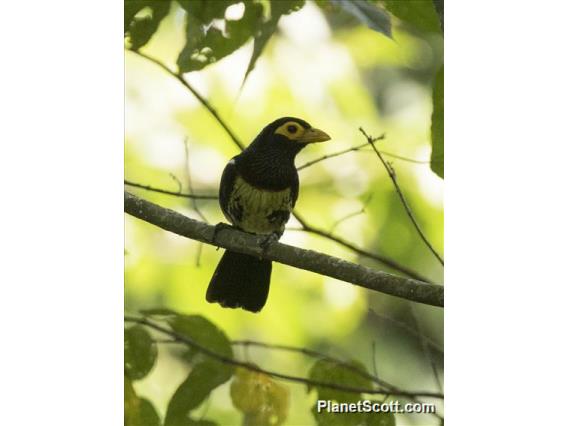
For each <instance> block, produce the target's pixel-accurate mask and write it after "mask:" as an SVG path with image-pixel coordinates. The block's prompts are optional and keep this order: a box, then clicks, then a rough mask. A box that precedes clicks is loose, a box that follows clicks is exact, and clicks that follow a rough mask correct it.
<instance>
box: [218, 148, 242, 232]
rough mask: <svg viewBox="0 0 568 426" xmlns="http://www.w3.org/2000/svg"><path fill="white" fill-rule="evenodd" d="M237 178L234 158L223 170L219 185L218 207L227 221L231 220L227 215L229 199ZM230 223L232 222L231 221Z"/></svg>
mask: <svg viewBox="0 0 568 426" xmlns="http://www.w3.org/2000/svg"><path fill="white" fill-rule="evenodd" d="M237 176H238V172H237V166H236V165H235V158H232V159H231V161H229V162H228V163H227V165H226V166H225V169H224V170H223V175H222V176H221V183H220V185H219V205H220V206H221V210H223V213H224V214H225V217H227V219H230V218H231V215H230V214H229V199H230V197H231V193H232V192H233V189H234V187H235V181H236V179H237ZM231 222H233V221H232V220H231Z"/></svg>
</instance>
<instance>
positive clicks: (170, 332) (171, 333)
mask: <svg viewBox="0 0 568 426" xmlns="http://www.w3.org/2000/svg"><path fill="white" fill-rule="evenodd" d="M124 320H125V321H127V322H132V323H137V324H141V325H145V326H147V327H149V328H151V329H153V330H156V331H159V332H161V333H163V334H166V335H168V336H170V337H172V338H173V339H176V340H179V341H181V342H183V343H185V344H186V345H188V346H190V347H192V348H193V349H195V350H198V351H199V352H201V353H203V354H205V355H207V356H209V357H210V358H213V359H216V360H217V361H220V362H222V363H224V364H228V365H232V366H235V367H242V368H245V369H247V370H250V371H255V372H257V373H262V374H266V375H269V376H272V377H275V378H279V379H282V380H287V381H290V382H296V383H303V384H306V385H309V386H318V387H325V388H328V389H335V390H339V391H343V392H352V393H365V394H375V395H384V394H385V393H386V392H385V391H384V390H380V389H367V388H358V387H351V386H343V385H338V384H336V383H330V382H322V381H319V380H311V379H307V378H305V377H299V376H292V375H288V374H282V373H279V372H276V371H270V370H265V369H263V368H260V367H258V366H256V365H254V364H251V363H248V362H242V361H238V360H236V359H233V358H231V357H228V356H226V355H223V354H220V353H217V352H215V351H213V350H211V349H209V348H207V347H205V346H203V345H201V344H200V343H198V342H196V341H195V340H193V339H191V338H189V337H187V336H184V335H182V334H179V333H177V332H175V331H173V330H170V329H168V328H166V327H163V326H161V325H159V324H156V323H154V322H153V321H150V320H148V319H147V318H137V317H132V316H125V317H124ZM389 393H391V394H392V395H399V396H406V397H428V398H437V399H443V398H444V395H443V394H441V393H439V392H422V391H417V392H409V391H400V392H393V391H389Z"/></svg>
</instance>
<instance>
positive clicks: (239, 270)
mask: <svg viewBox="0 0 568 426" xmlns="http://www.w3.org/2000/svg"><path fill="white" fill-rule="evenodd" d="M329 139H330V138H329V136H328V135H327V134H326V133H325V132H323V131H321V130H318V129H314V128H312V127H311V126H310V125H309V124H308V123H307V122H306V121H304V120H301V119H299V118H294V117H283V118H280V119H278V120H276V121H274V122H272V123H270V124H269V125H268V126H266V127H265V128H264V129H263V130H262V131H261V132H260V134H259V135H258V136H257V137H256V138H255V139H254V140H253V142H252V143H251V144H250V145H249V146H248V147H247V148H246V149H245V150H244V151H243V152H242V153H241V154H239V155H237V156H235V157H233V158H232V159H231V160H230V161H229V163H228V164H227V166H226V167H225V170H224V171H223V175H222V177H221V184H220V187H219V203H220V205H221V210H222V211H223V213H224V215H225V217H226V218H227V220H229V222H231V224H233V226H235V227H237V228H238V229H241V230H243V231H246V232H250V233H253V234H258V235H267V236H270V235H274V236H276V237H277V238H280V236H281V235H282V233H283V232H284V226H285V225H286V222H288V220H289V218H290V213H291V212H292V209H293V208H294V205H295V204H296V200H297V199H298V192H299V179H298V171H297V170H296V167H295V165H294V160H295V158H296V155H297V154H298V153H299V152H300V151H301V150H302V149H303V148H304V147H305V146H307V145H308V144H309V143H313V142H323V141H326V140H329ZM271 270H272V263H271V261H269V260H263V259H259V258H256V257H254V256H249V255H245V254H240V253H234V252H230V251H226V252H225V253H224V254H223V257H222V258H221V261H220V262H219V264H218V265H217V269H216V270H215V273H214V274H213V277H212V278H211V282H210V283H209V287H208V289H207V301H208V302H217V303H219V304H221V305H222V306H224V307H228V308H243V309H246V310H248V311H252V312H258V311H260V310H261V309H262V307H263V306H264V304H265V303H266V299H267V297H268V290H269V287H270V273H271Z"/></svg>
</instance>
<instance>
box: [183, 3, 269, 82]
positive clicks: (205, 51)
mask: <svg viewBox="0 0 568 426" xmlns="http://www.w3.org/2000/svg"><path fill="white" fill-rule="evenodd" d="M183 3H184V8H185V9H186V11H187V22H186V44H185V46H184V47H183V49H182V51H181V52H180V54H179V56H178V59H177V65H178V68H179V71H180V72H181V73H185V72H189V71H196V70H200V69H202V68H204V67H206V66H207V65H210V64H212V63H214V62H217V61H218V60H219V59H222V58H224V57H225V56H227V55H229V54H230V53H232V52H234V51H235V50H237V49H238V48H239V47H241V46H242V45H243V44H245V43H246V42H247V41H248V40H249V38H250V37H251V36H253V35H254V34H255V32H256V31H257V29H258V27H259V25H260V24H261V22H262V5H261V4H259V3H255V2H253V1H251V0H245V1H244V2H243V4H244V6H245V10H244V14H243V16H242V18H241V19H239V20H230V19H224V20H223V22H224V26H225V28H224V31H223V30H221V29H220V28H218V25H217V23H216V22H214V21H211V19H213V18H216V19H220V18H222V17H224V12H225V9H226V8H227V7H228V6H229V5H231V4H232V3H234V2H233V1H232V0H230V1H226V2H220V1H217V2H216V1H208V2H206V1H204V0H201V1H185V2H183Z"/></svg>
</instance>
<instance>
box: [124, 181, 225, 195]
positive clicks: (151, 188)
mask: <svg viewBox="0 0 568 426" xmlns="http://www.w3.org/2000/svg"><path fill="white" fill-rule="evenodd" d="M124 184H125V185H126V186H131V187H133V188H140V189H144V190H146V191H152V192H158V193H160V194H166V195H173V196H175V197H183V198H193V199H196V200H217V199H218V198H219V197H218V196H217V195H196V194H184V193H182V192H177V191H168V190H167V189H161V188H154V187H153V186H150V185H143V184H141V183H136V182H131V181H129V180H126V179H125V180H124Z"/></svg>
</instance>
